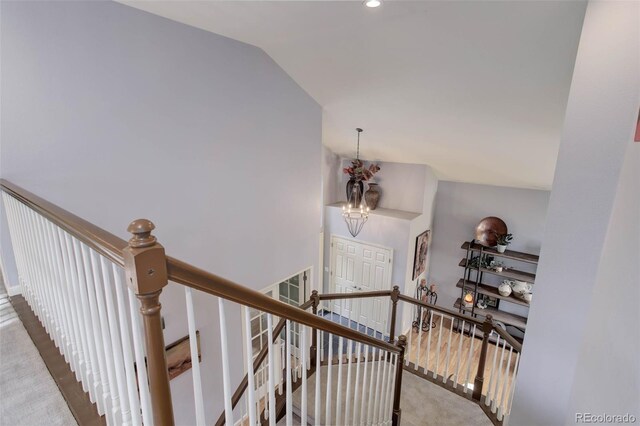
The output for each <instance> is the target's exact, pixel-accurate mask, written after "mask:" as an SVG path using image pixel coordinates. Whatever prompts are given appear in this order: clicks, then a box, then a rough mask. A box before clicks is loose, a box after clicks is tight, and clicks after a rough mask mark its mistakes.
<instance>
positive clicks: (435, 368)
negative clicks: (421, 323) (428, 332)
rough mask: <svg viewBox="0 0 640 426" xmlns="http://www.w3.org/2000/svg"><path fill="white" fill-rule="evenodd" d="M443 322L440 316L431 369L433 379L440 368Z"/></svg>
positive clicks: (442, 317)
mask: <svg viewBox="0 0 640 426" xmlns="http://www.w3.org/2000/svg"><path fill="white" fill-rule="evenodd" d="M443 320H444V316H443V315H440V326H439V327H438V328H439V330H438V345H437V346H436V365H435V367H434V368H433V378H434V379H435V378H436V377H438V368H439V367H440V348H441V346H440V343H441V342H442V322H443Z"/></svg>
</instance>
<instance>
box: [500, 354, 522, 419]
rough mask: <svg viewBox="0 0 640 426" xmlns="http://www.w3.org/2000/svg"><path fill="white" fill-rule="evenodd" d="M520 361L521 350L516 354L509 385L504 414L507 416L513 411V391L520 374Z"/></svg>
mask: <svg viewBox="0 0 640 426" xmlns="http://www.w3.org/2000/svg"><path fill="white" fill-rule="evenodd" d="M518 361H520V352H518V353H517V354H516V362H515V363H514V364H513V376H512V377H511V384H510V385H509V397H508V399H507V400H506V401H505V408H504V415H505V417H506V416H508V415H509V414H510V413H511V402H512V401H513V392H514V390H515V388H516V387H515V383H516V375H517V374H518Z"/></svg>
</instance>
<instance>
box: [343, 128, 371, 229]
mask: <svg viewBox="0 0 640 426" xmlns="http://www.w3.org/2000/svg"><path fill="white" fill-rule="evenodd" d="M356 132H358V147H357V150H356V161H357V160H359V159H360V133H362V129H360V128H357V129H356ZM354 183H355V184H354V185H353V186H352V187H351V193H349V200H348V201H347V205H343V206H342V217H343V218H344V221H345V222H346V223H347V229H349V233H350V234H351V235H352V236H353V237H355V236H357V235H358V234H359V233H360V231H362V227H363V226H364V224H365V223H366V222H367V220H368V219H369V207H365V206H364V204H362V201H363V194H362V187H361V185H362V183H361V182H359V181H356V182H354ZM358 203H359V204H360V205H359V206H357V205H355V204H358Z"/></svg>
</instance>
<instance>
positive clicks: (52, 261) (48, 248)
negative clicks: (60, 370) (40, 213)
mask: <svg viewBox="0 0 640 426" xmlns="http://www.w3.org/2000/svg"><path fill="white" fill-rule="evenodd" d="M41 225H42V240H43V244H44V247H45V252H46V254H47V259H48V263H49V267H50V271H51V272H50V281H49V282H50V289H51V294H52V297H53V303H54V308H55V315H56V322H57V328H58V337H59V339H60V341H59V342H58V344H57V346H58V349H59V350H60V353H61V354H62V355H63V356H64V358H65V361H67V362H69V358H70V357H69V356H68V354H67V352H68V350H67V339H68V336H67V334H66V333H67V331H66V325H65V317H64V312H63V310H62V302H61V301H60V292H59V287H60V281H59V274H58V269H57V259H56V258H55V255H54V249H53V245H52V242H51V234H50V232H49V228H50V226H52V225H51V222H49V221H48V220H46V219H42V221H41ZM98 382H99V377H98ZM98 386H99V387H100V389H99V391H100V392H101V388H102V384H101V383H98ZM98 413H99V414H100V415H102V414H104V400H102V402H100V403H99V404H98Z"/></svg>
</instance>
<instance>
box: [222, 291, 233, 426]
mask: <svg viewBox="0 0 640 426" xmlns="http://www.w3.org/2000/svg"><path fill="white" fill-rule="evenodd" d="M218 312H219V314H220V350H221V352H222V387H223V393H224V418H225V425H227V426H231V425H233V424H234V423H233V408H232V407H231V379H230V378H229V345H228V344H227V317H226V315H225V313H224V300H222V298H220V297H219V298H218Z"/></svg>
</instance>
